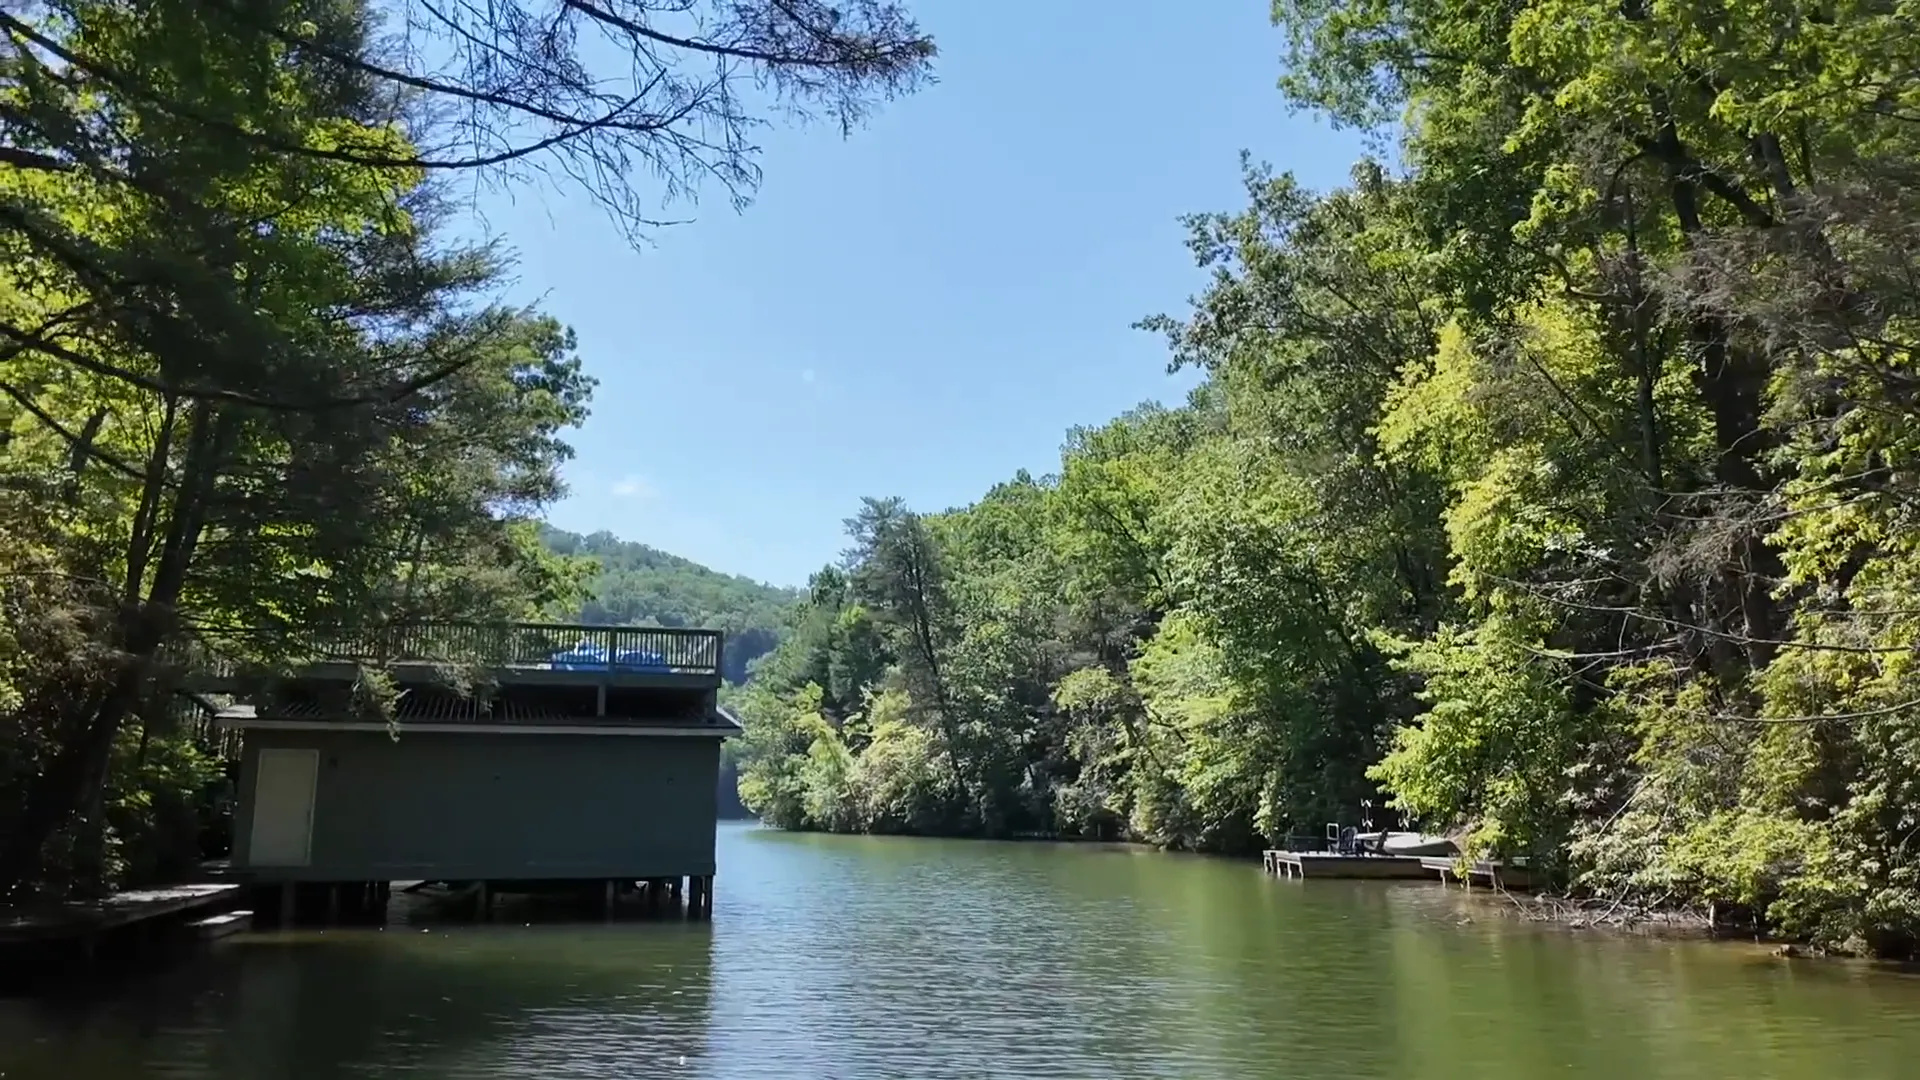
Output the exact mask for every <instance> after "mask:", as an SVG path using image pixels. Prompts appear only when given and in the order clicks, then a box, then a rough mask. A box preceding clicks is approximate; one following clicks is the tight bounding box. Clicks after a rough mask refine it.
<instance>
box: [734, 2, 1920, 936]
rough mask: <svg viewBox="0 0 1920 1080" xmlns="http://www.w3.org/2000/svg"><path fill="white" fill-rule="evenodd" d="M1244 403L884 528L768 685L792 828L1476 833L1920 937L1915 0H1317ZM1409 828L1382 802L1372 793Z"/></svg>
mask: <svg viewBox="0 0 1920 1080" xmlns="http://www.w3.org/2000/svg"><path fill="white" fill-rule="evenodd" d="M1273 16H1274V22H1275V24H1276V27H1277V32H1278V36H1277V39H1276V43H1277V45H1278V46H1279V47H1280V49H1281V50H1282V52H1283V54H1284V60H1285V71H1286V74H1285V76H1284V78H1283V79H1282V82H1281V88H1280V89H1281V100H1277V101H1276V102H1275V107H1276V108H1282V107H1287V108H1294V109H1303V110H1309V111H1312V112H1314V113H1316V114H1317V115H1320V116H1321V117H1324V118H1326V119H1328V120H1330V121H1332V122H1335V123H1337V124H1341V125H1346V126H1350V127H1357V128H1361V129H1364V130H1369V131H1372V132H1375V133H1376V135H1377V144H1378V146H1379V147H1380V151H1379V155H1378V159H1377V160H1368V161H1363V162H1362V163H1361V164H1359V165H1358V166H1357V167H1356V168H1355V169H1354V170H1353V172H1352V174H1351V179H1350V182H1348V183H1347V184H1345V185H1343V186H1340V187H1339V188H1337V189H1336V190H1329V191H1313V190H1308V189H1307V188H1305V187H1303V186H1302V185H1301V184H1300V183H1298V182H1296V181H1295V180H1294V179H1293V178H1292V177H1291V176H1289V175H1287V174H1286V173H1284V172H1276V171H1274V170H1271V169H1268V168H1264V167H1261V166H1259V165H1257V164H1253V163H1243V170H1244V174H1245V181H1246V184H1245V187H1246V199H1245V201H1244V203H1243V204H1242V205H1241V206H1239V207H1237V208H1229V209H1227V210H1225V211H1224V212H1215V213H1201V214H1197V215H1196V216H1194V217H1192V218H1191V219H1190V220H1189V221H1188V225H1189V227H1190V235H1191V241H1190V247H1191V255H1192V257H1193V259H1194V260H1195V261H1196V262H1197V263H1198V265H1199V266H1200V267H1201V268H1203V269H1204V271H1205V272H1206V274H1207V283H1206V285H1205V287H1204V289H1203V290H1201V291H1200V292H1199V293H1198V294H1197V295H1196V296H1195V297H1193V298H1192V300H1191V302H1190V306H1189V307H1188V308H1187V309H1186V310H1184V311H1181V312H1179V313H1177V314H1175V315H1170V316H1154V317H1149V318H1146V319H1144V320H1143V321H1142V323H1141V329H1142V330H1144V331H1147V332H1152V333H1157V334H1160V335H1163V336H1164V337H1165V339H1166V341H1167V344H1168V349H1169V353H1168V357H1169V363H1170V365H1171V366H1172V367H1174V368H1185V367H1192V368H1197V369H1199V370H1200V371H1202V372H1204V374H1205V382H1204V384H1203V385H1202V386H1201V387H1200V389H1198V390H1197V391H1196V392H1195V393H1194V394H1193V395H1192V398H1191V400H1189V401H1187V402H1185V403H1184V404H1182V405H1180V406H1179V407H1171V408H1163V407H1158V406H1152V405H1149V406H1143V407H1141V408H1139V409H1137V410H1135V411H1133V412H1131V413H1129V414H1127V415H1125V416H1122V417H1120V418H1118V419H1116V420H1114V421H1113V422H1111V423H1109V424H1106V425H1105V426H1102V427H1098V428H1091V429H1084V430H1075V431H1072V432H1070V433H1069V434H1068V436H1067V440H1066V444H1065V447H1064V449H1063V452H1062V455H1061V460H1060V465H1059V468H1058V470H1057V471H1056V472H1053V473H1051V474H1050V475H1047V476H1044V477H1037V478H1036V477H1034V476H1031V475H1028V474H1026V473H1021V474H1019V475H1016V476H1014V477H1013V478H1011V479H1009V480H1007V481H1006V482H1004V483H1001V484H999V485H996V486H995V487H993V488H992V489H991V490H989V491H987V492H986V493H985V494H984V495H982V496H981V497H980V499H979V500H978V501H977V502H975V503H974V504H972V505H970V506H966V507H964V508H960V509H950V510H943V511H939V512H920V511H916V510H914V509H912V508H909V507H908V506H906V505H904V504H903V503H902V502H901V501H900V500H899V499H894V498H874V499H869V500H866V501H865V502H864V503H863V504H862V505H860V506H859V507H858V508H856V509H855V512H854V515H853V517H852V518H851V519H849V521H848V523H847V528H848V534H849V537H850V540H851V548H850V551H849V553H848V555H847V557H846V558H845V559H844V560H843V561H842V562H840V563H836V564H835V565H832V566H829V567H826V568H823V569H822V570H821V571H820V572H819V573H818V574H817V575H815V576H814V577H813V579H812V581H811V582H810V589H809V596H808V598H807V601H806V603H805V605H804V606H803V608H802V609H801V611H800V613H799V614H798V615H797V616H796V621H795V624H794V626H793V628H792V632H791V634H790V636H789V637H788V639H787V640H786V641H785V642H784V643H783V644H782V645H781V646H780V647H779V648H778V649H777V650H776V651H775V652H773V653H772V654H771V655H769V656H768V657H766V658H765V659H763V660H762V661H761V662H760V663H759V664H758V665H756V669H755V672H756V678H755V680H754V681H753V682H752V683H751V684H750V685H749V687H748V688H747V690H746V692H745V694H744V695H743V696H742V698H741V709H742V711H743V713H744V714H745V716H746V718H747V721H748V726H749V735H748V738H747V740H746V741H745V744H744V746H743V748H742V756H743V776H742V781H741V793H742V796H743V798H744V799H745V801H746V802H747V804H748V805H749V806H750V807H752V808H753V809H754V810H755V811H756V812H758V813H759V814H760V815H762V816H763V817H764V818H765V819H766V820H768V821H769V822H771V823H774V824H777V825H781V826H785V827H788V828H802V829H823V830H844V831H869V832H909V833H931V834H955V835H981V836H1007V835H1013V834H1019V833H1027V832H1040V833H1049V834H1058V835H1063V836H1070V837H1090V838H1091V837H1097V838H1127V839H1133V840H1140V841H1145V842H1150V843H1154V844H1160V845H1165V846H1168V847H1174V848H1184V849H1191V850H1199V851H1213V852H1226V853H1236V852H1246V851H1249V850H1252V849H1255V848H1258V847H1260V846H1261V845H1263V844H1265V843H1268V842H1271V841H1274V840H1277V839H1278V838H1281V837H1283V836H1285V835H1287V834H1289V833H1291V832H1294V831H1303V832H1317V831H1318V830H1319V827H1320V825H1321V824H1322V823H1324V822H1329V821H1341V822H1348V823H1352V822H1356V821H1359V820H1362V819H1363V818H1364V817H1366V816H1369V815H1371V816H1373V817H1375V818H1376V819H1381V820H1380V823H1381V824H1396V825H1397V824H1399V823H1402V822H1404V823H1405V824H1408V825H1412V826H1417V827H1420V828H1425V829H1431V830H1443V831H1445V832H1447V833H1448V834H1449V835H1452V836H1455V837H1457V838H1458V839H1459V841H1460V842H1461V843H1462V844H1463V845H1464V846H1465V847H1466V848H1467V849H1468V850H1470V851H1473V852H1476V853H1484V854H1496V855H1501V856H1507V857H1513V856H1526V857H1529V858H1531V859H1533V860H1535V861H1536V863H1537V865H1539V866H1541V867H1542V868H1544V869H1546V870H1547V871H1548V872H1550V874H1551V875H1552V877H1553V879H1554V881H1555V882H1556V886H1557V887H1558V888H1561V889H1564V890H1566V891H1568V892H1570V893H1574V894H1578V895H1582V896H1585V897H1590V898H1597V899H1598V900H1599V901H1600V902H1603V903H1606V902H1610V903H1613V904H1616V905H1618V904H1625V905H1629V906H1635V907H1644V908H1646V909H1655V908H1661V907H1668V908H1681V907H1705V906H1706V905H1714V906H1715V909H1716V910H1744V911H1746V912H1749V913H1750V914H1751V915H1752V916H1753V917H1754V918H1755V919H1757V920H1758V921H1759V922H1760V923H1761V924H1762V925H1763V926H1764V927H1766V928H1768V929H1770V930H1772V931H1774V932H1776V933H1780V934H1783V935H1789V936H1794V937H1798V938H1801V939H1804V940H1808V941H1811V942H1814V943H1816V944H1817V945H1819V946H1821V947H1824V948H1828V949H1833V950H1845V951H1852V952H1858V953H1867V954H1876V955H1881V956H1911V955H1913V954H1914V952H1915V950H1916V940H1920V672H1916V670H1915V659H1916V641H1915V635H1916V632H1920V550H1916V546H1917V545H1920V528H1916V525H1917V524H1920V521H1917V520H1916V512H1920V473H1916V458H1915V455H1916V453H1917V452H1920V412H1917V411H1916V408H1915V406H1916V396H1917V395H1920V365H1916V354H1915V344H1916V338H1914V337H1909V335H1910V334H1915V333H1916V332H1917V331H1920V326H1917V324H1916V321H1915V320H1916V316H1920V268H1916V265H1915V263H1914V252H1915V251H1920V153H1917V152H1916V151H1920V79H1917V78H1916V77H1915V72H1917V71H1920V33H1916V30H1917V29H1920V28H1917V27H1916V26H1915V25H1914V15H1913V11H1912V10H1911V8H1910V7H1909V6H1907V5H1901V4H1890V3H1878V2H1868V3H1862V4H1840V5H1833V4H1797V3H1773V4H1749V5H1731V6H1729V5H1726V4H1702V3H1687V2H1682V3H1675V4H1666V5H1648V4H1643V3H1639V2H1637V0H1622V2H1618V3H1605V4H1597V3H1591V2H1588V0H1514V2H1511V3H1505V4H1496V5H1459V4H1437V3H1429V2H1423V0H1344V2H1340V3H1334V2H1332V0H1277V2H1276V3H1275V5H1274V9H1273ZM1369 808H1371V809H1369Z"/></svg>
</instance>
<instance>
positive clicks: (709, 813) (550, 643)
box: [200, 624, 740, 916]
mask: <svg viewBox="0 0 1920 1080" xmlns="http://www.w3.org/2000/svg"><path fill="white" fill-rule="evenodd" d="M308 638H309V640H310V642H311V646H310V648H309V649H308V650H307V655H310V656H311V657H312V659H311V660H310V661H308V662H305V663H302V664H299V665H297V666H296V667H295V668H294V670H293V671H292V672H291V673H290V674H285V673H283V674H282V675H280V676H279V677H277V678H273V679H269V680H259V679H253V680H248V681H247V682H246V683H244V684H243V683H242V682H240V681H239V680H237V679H227V680H223V679H221V678H217V677H216V678H212V679H210V680H203V685H202V686H201V687H200V689H202V690H203V691H207V692H226V693H227V694H228V698H227V700H229V701H232V702H234V703H233V704H231V705H227V706H225V707H223V708H221V710H220V711H219V713H218V716H217V720H218V722H219V723H221V724H224V725H229V726H231V727H234V728H238V729H240V731H241V733H242V751H241V761H240V775H239V788H238V791H237V804H236V807H235V811H234V836H233V856H232V860H231V864H230V873H231V874H232V875H233V876H234V877H235V878H237V879H239V880H242V881H246V882H249V883H252V884H256V885H281V886H283V888H282V889H281V892H282V894H283V901H282V902H283V913H285V914H287V915H290V914H291V910H292V905H293V903H294V896H295V893H296V890H298V889H301V888H307V887H310V886H328V887H330V889H329V892H330V893H332V894H333V895H334V898H333V899H332V901H331V904H330V906H337V904H338V902H339V901H338V899H337V894H338V893H339V891H340V890H341V889H347V890H354V889H356V888H357V889H359V890H361V891H360V893H359V894H358V895H363V896H364V895H369V894H371V895H375V896H384V893H385V889H386V883H389V882H393V881H402V880H411V881H433V882H448V883H462V884H465V885H468V886H474V885H477V886H478V890H479V894H480V896H481V897H482V904H483V906H484V904H485V897H487V896H488V894H489V892H490V891H492V892H515V891H535V889H536V888H551V887H554V886H556V885H561V886H564V885H567V884H569V883H577V884H579V885H581V886H587V887H592V888H595V889H601V888H603V889H604V892H605V896H606V900H607V903H608V904H609V905H611V904H612V902H613V898H614V896H615V894H616V891H618V890H625V889H629V888H632V887H633V886H635V885H636V884H637V883H642V882H644V883H648V884H649V885H650V886H652V887H654V888H665V889H667V890H669V891H670V895H671V896H673V897H674V898H676V899H677V898H678V897H679V896H681V895H682V891H683V886H684V893H685V896H686V899H687V908H688V912H689V914H691V915H695V916H704V915H708V914H710V913H711V911H712V906H711V905H712V886H713V875H714V869H715V867H714V834H715V826H716V820H717V816H718V806H717V801H716V798H715V796H716V790H715V783H716V777H717V775H718V772H719V765H720V745H721V742H722V740H724V739H726V738H728V737H729V736H733V735H737V734H739V732H740V727H739V725H738V723H736V722H735V721H734V719H733V718H732V717H731V716H729V715H728V714H727V713H726V712H725V711H723V710H722V709H720V708H719V705H718V701H717V695H718V692H719V688H720V682H721V675H720V660H721V652H722V644H723V642H722V635H721V634H720V632H718V631H712V630H679V629H662V628H657V627H604V626H601V627H590V626H573V625H551V624H538V625H535V624H513V625H504V626H501V625H492V626H482V625H454V624H431V625H413V626H407V627H387V628H384V629H382V630H381V631H379V632H377V633H367V632H355V633H352V634H347V633H338V632H335V633H329V634H312V635H308ZM369 662H376V663H377V664H378V665H379V666H380V668H382V669H383V670H385V671H387V672H388V673H389V676H390V677H391V678H392V679H393V681H394V683H395V686H396V687H397V689H398V691H399V696H398V701H397V705H396V706H395V708H394V709H393V710H392V711H391V712H390V713H389V714H386V715H376V714H374V713H372V712H370V711H369V710H368V709H367V707H366V706H365V705H364V704H363V702H364V698H362V697H360V696H359V695H357V694H356V692H355V683H356V680H357V679H358V677H359V675H360V673H361V671H362V670H363V665H366V664H368V663H369Z"/></svg>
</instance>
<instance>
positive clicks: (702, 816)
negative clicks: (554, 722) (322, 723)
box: [233, 728, 720, 881]
mask: <svg viewBox="0 0 1920 1080" xmlns="http://www.w3.org/2000/svg"><path fill="white" fill-rule="evenodd" d="M262 748H269V749H313V750H317V751H319V755H320V756H319V779H318V781H317V784H316V791H315V795H314V807H313V840H312V847H311V856H310V858H309V860H308V865H307V866H304V867H261V868H258V869H257V870H255V869H252V868H250V867H249V866H248V864H247V852H248V844H249V841H250V839H251V832H252V825H253V821H252V810H253V794H254V792H253V784H254V777H255V774H256V771H257V769H256V765H257V761H258V755H259V752H260V750H261V749H262ZM719 759H720V741H719V740H718V739H708V738H699V737H670V736H669V737H662V736H623V735H491V734H488V735H480V734H455V733H438V732H419V731H406V732H403V733H402V734H401V736H400V738H399V739H398V740H397V741H396V740H393V739H390V738H389V737H388V736H387V735H386V734H384V733H382V732H376V731H316V730H283V731H273V730H267V729H263V728H252V729H249V730H248V731H247V733H246V747H245V752H244V755H243V757H242V759H241V775H240V795H241V799H240V805H239V807H238V808H237V812H236V814H235V821H234V840H233V849H234V859H233V866H234V868H235V869H236V870H239V871H241V872H243V873H246V874H248V875H249V876H251V877H253V878H254V879H255V880H259V881H293V880H305V881H377V880H405V879H416V878H417V879H426V880H455V881H465V880H481V879H487V880H496V881H504V880H511V879H516V878H517V879H533V878H548V879H557V878H620V879H633V878H649V877H673V876H682V875H704V874H712V873H713V872H714V865H713V848H714V824H715V818H716V811H717V808H716V805H715V798H714V776H715V774H716V773H717V771H718V769H719Z"/></svg>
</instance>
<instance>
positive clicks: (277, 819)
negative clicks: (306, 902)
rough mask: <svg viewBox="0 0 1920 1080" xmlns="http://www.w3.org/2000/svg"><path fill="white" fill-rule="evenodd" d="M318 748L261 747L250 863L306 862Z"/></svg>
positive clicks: (311, 827)
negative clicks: (264, 748) (283, 748)
mask: <svg viewBox="0 0 1920 1080" xmlns="http://www.w3.org/2000/svg"><path fill="white" fill-rule="evenodd" d="M319 775H320V751H318V750H262V751H260V760H259V761H258V762H257V763H256V766H255V769H254V776H253V834H252V837H251V839H250V840H249V841H248V844H247V865H249V866H305V865H307V858H308V856H309V854H310V849H311V848H312V845H313V790H314V785H315V782H316V781H317V780H318V779H319Z"/></svg>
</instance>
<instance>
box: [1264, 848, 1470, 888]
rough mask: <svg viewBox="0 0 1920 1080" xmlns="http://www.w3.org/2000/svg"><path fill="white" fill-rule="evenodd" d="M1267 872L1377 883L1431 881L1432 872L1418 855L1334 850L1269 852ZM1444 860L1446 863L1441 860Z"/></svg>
mask: <svg viewBox="0 0 1920 1080" xmlns="http://www.w3.org/2000/svg"><path fill="white" fill-rule="evenodd" d="M1261 861H1262V862H1263V863H1264V865H1265V866H1266V870H1267V873H1269V874H1272V875H1273V876H1275V877H1284V878H1299V879H1302V880H1304V879H1306V878H1359V879H1365V880H1374V881H1431V880H1433V871H1431V870H1429V869H1428V868H1427V867H1426V865H1425V864H1426V862H1427V860H1426V859H1423V858H1420V857H1419V856H1416V855H1344V854H1340V853H1338V852H1332V851H1268V852H1266V853H1265V854H1264V855H1263V856H1262V860H1261ZM1441 861H1445V860H1441Z"/></svg>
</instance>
